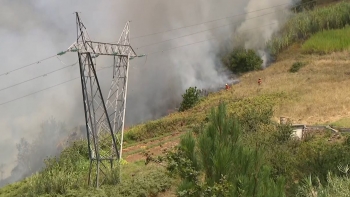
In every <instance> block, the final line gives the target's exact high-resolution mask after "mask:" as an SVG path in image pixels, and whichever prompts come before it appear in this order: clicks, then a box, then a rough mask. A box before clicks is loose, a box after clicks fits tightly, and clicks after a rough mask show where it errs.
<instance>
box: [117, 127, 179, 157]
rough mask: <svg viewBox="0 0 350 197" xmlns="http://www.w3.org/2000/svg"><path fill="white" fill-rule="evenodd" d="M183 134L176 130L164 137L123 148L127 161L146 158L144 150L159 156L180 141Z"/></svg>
mask: <svg viewBox="0 0 350 197" xmlns="http://www.w3.org/2000/svg"><path fill="white" fill-rule="evenodd" d="M182 134H183V133H182V132H176V133H172V134H170V135H168V136H165V137H163V138H158V139H154V140H150V141H147V142H140V143H137V144H134V145H131V146H129V147H127V148H125V149H124V150H123V155H124V159H125V160H126V161H127V162H135V161H140V160H143V159H145V158H146V157H145V156H144V152H148V153H149V154H151V155H153V156H159V155H161V154H162V153H163V152H164V151H166V150H169V149H171V148H172V147H174V146H176V145H177V144H178V143H179V140H180V137H181V135H182Z"/></svg>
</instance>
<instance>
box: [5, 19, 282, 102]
mask: <svg viewBox="0 0 350 197" xmlns="http://www.w3.org/2000/svg"><path fill="white" fill-rule="evenodd" d="M275 23H276V22H274V23H270V24H267V25H264V26H269V25H272V24H275ZM264 26H259V27H255V28H251V29H247V30H252V29H257V28H260V27H264ZM247 30H245V31H247ZM213 39H215V38H210V39H206V40H202V41H198V42H193V43H190V44H186V45H181V46H177V47H172V48H169V49H165V50H162V51H157V52H153V53H150V54H148V55H153V54H156V53H162V52H164V51H169V50H173V49H177V48H181V47H186V46H191V45H195V44H198V43H202V42H206V41H210V40H213ZM148 55H147V56H148ZM145 63H146V62H145ZM110 67H111V66H109V67H102V68H101V69H98V70H97V72H99V71H101V70H104V69H106V68H110ZM79 78H80V77H76V78H73V79H70V80H67V81H64V82H62V83H59V84H56V85H53V86H50V87H47V88H45V89H42V90H39V91H36V92H33V93H30V94H27V95H24V96H21V97H18V98H15V99H12V100H9V101H6V102H3V103H0V106H1V105H5V104H7V103H11V102H14V101H16V100H19V99H22V98H25V97H28V96H31V95H34V94H36V93H39V92H42V91H45V90H48V89H51V88H54V87H57V86H60V85H63V84H65V83H68V82H71V81H73V80H76V79H79Z"/></svg>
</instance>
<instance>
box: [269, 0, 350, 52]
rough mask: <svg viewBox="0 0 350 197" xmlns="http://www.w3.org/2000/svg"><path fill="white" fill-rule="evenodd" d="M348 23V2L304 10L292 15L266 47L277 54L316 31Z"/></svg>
mask: <svg viewBox="0 0 350 197" xmlns="http://www.w3.org/2000/svg"><path fill="white" fill-rule="evenodd" d="M349 23H350V2H341V3H337V4H333V5H330V6H327V7H321V8H315V9H314V10H310V11H304V12H301V13H299V14H296V15H294V16H293V17H292V18H291V19H290V20H289V21H288V22H287V23H286V25H285V26H284V27H283V28H282V30H281V31H280V32H278V33H277V34H276V35H274V36H273V37H272V39H271V40H270V41H269V43H268V47H269V49H270V51H271V54H272V55H277V54H279V53H280V52H281V51H282V50H283V49H285V48H287V47H289V46H290V45H291V44H293V43H295V42H297V41H303V40H306V39H308V38H309V37H310V36H311V35H313V34H315V33H317V32H321V31H324V30H331V29H340V28H344V27H345V26H346V25H347V24H349ZM344 35H345V34H344ZM331 45H332V44H331ZM335 45H337V44H335Z"/></svg>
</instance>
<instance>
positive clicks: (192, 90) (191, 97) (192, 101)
mask: <svg viewBox="0 0 350 197" xmlns="http://www.w3.org/2000/svg"><path fill="white" fill-rule="evenodd" d="M182 98H183V100H182V102H181V105H180V108H179V111H180V112H182V111H186V110H188V109H190V108H192V107H193V106H195V105H196V104H197V103H198V102H199V99H200V90H198V89H197V87H189V88H188V89H187V90H186V92H185V94H183V95H182Z"/></svg>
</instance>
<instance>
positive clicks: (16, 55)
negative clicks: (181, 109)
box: [0, 0, 292, 177]
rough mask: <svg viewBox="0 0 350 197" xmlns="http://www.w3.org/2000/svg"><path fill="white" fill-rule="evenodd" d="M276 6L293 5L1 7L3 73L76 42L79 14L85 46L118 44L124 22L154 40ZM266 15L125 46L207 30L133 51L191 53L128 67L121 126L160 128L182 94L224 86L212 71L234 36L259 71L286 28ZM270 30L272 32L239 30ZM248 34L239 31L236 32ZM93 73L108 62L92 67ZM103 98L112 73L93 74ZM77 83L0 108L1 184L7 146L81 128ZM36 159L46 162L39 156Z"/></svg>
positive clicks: (180, 2)
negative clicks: (49, 131) (51, 129)
mask: <svg viewBox="0 0 350 197" xmlns="http://www.w3.org/2000/svg"><path fill="white" fill-rule="evenodd" d="M282 3H290V4H292V0H250V1H247V0H236V1H231V0H216V1H207V0H198V1H186V0H177V1H170V0H162V1H159V0H158V1H157V0H147V1H136V0H129V1H124V0H115V1H98V2H97V1H93V0H76V1H69V2H67V1H46V0H32V1H20V0H2V1H1V6H0V37H1V38H2V43H1V44H2V45H1V49H2V52H1V53H0V58H1V60H2V71H3V72H6V71H9V70H13V69H15V68H17V67H19V66H21V65H24V64H27V63H31V62H35V61H37V60H38V59H40V58H44V57H48V56H51V55H53V54H56V53H58V52H60V51H62V50H65V49H66V48H67V47H68V46H70V45H71V44H72V43H73V42H74V41H75V39H76V32H75V31H76V29H75V17H74V15H73V12H75V11H79V12H81V15H80V16H81V18H82V20H83V22H84V24H85V26H86V27H87V30H88V32H89V34H90V37H91V39H93V40H96V41H105V42H113V41H116V40H118V38H119V35H120V33H121V31H122V29H123V27H124V25H125V22H126V21H128V20H131V21H132V22H131V37H137V36H141V35H145V34H149V33H154V32H162V31H165V30H169V29H174V28H178V27H183V26H189V25H193V24H199V23H203V22H205V21H211V20H214V19H218V18H225V17H227V16H232V15H236V14H241V13H243V12H251V11H254V10H258V9H262V8H267V7H271V6H275V5H279V4H282ZM273 10H274V9H271V10H264V11H259V12H254V13H249V14H246V15H241V16H237V17H233V18H228V19H226V20H217V21H214V22H212V23H203V24H201V25H198V26H192V27H188V28H183V29H178V30H175V31H170V32H167V33H163V34H157V35H153V36H147V37H143V38H138V39H132V40H131V44H132V46H133V47H134V48H135V49H136V48H137V47H139V46H144V45H147V44H150V43H155V42H159V41H162V40H166V39H171V38H175V37H179V36H184V35H188V34H193V33H195V32H198V31H202V30H206V29H209V28H215V27H218V26H222V25H226V24H231V23H235V24H234V25H228V26H225V27H220V28H215V29H213V30H211V31H205V32H202V33H198V34H193V35H191V36H186V37H183V38H181V39H176V40H172V41H169V42H164V43H161V44H159V45H154V46H150V47H144V48H140V49H139V50H136V52H137V53H138V54H151V53H153V52H157V51H162V50H166V49H169V48H173V47H177V46H181V45H187V44H190V43H196V42H200V41H203V40H208V39H212V38H214V39H212V40H210V41H205V42H201V43H197V44H193V45H189V46H186V47H181V48H177V49H174V50H168V51H164V52H161V53H155V54H152V55H149V56H148V57H147V62H146V64H144V63H145V61H146V59H145V58H139V59H134V60H132V62H131V67H132V69H131V70H130V73H129V77H130V78H129V90H128V100H127V113H126V122H127V125H129V126H130V125H132V124H135V123H139V122H143V121H147V120H150V119H154V118H159V117H160V116H163V115H165V114H166V112H167V110H168V109H169V108H173V107H175V106H176V104H177V103H178V102H179V101H180V99H181V94H182V93H183V92H184V90H185V89H187V88H188V87H189V86H197V87H199V88H210V87H217V86H223V85H224V84H225V83H227V82H230V81H231V80H232V79H231V77H230V76H229V75H226V74H223V73H221V72H219V71H218V68H221V67H222V65H221V60H220V56H221V55H223V54H224V53H225V52H228V51H230V50H232V49H233V48H232V47H233V46H236V45H237V44H239V43H238V42H237V40H234V39H232V36H233V37H235V36H237V35H240V37H241V38H242V39H239V41H241V42H242V44H243V46H245V47H246V48H254V49H257V50H259V51H260V53H261V56H262V57H263V58H264V60H266V61H264V62H267V61H268V59H269V56H268V53H266V50H265V47H264V46H265V45H264V43H265V42H266V41H267V40H268V39H269V38H270V37H271V35H272V33H273V32H276V31H277V30H278V29H279V28H280V27H281V26H282V25H283V23H284V22H285V19H286V16H288V12H286V11H285V10H284V12H283V13H282V12H276V13H275V14H271V15H266V16H261V17H259V18H256V19H252V20H249V18H251V17H254V16H259V15H262V14H264V13H266V12H271V11H273ZM272 22H276V25H272V26H269V27H261V28H257V29H254V30H248V29H251V28H254V27H259V26H262V25H266V23H272ZM245 30H247V31H245ZM60 58H61V59H62V61H64V62H66V63H73V62H75V61H76V60H77V57H76V54H66V55H65V56H62V57H60ZM97 61H98V64H100V65H101V66H102V67H104V66H110V62H109V61H108V60H104V59H102V58H101V59H98V60H97ZM61 67H63V65H61V63H60V62H59V61H58V60H56V59H52V60H48V61H46V62H43V63H42V64H37V65H34V66H31V67H28V68H26V69H23V70H19V71H17V72H13V73H10V74H9V75H5V76H0V84H1V85H0V89H1V88H4V87H7V86H10V85H13V84H16V83H18V82H21V81H24V80H27V79H30V78H32V77H35V76H38V75H43V74H45V73H47V72H50V71H52V70H54V69H57V68H61ZM78 74H79V71H78V67H77V66H74V67H72V68H69V69H67V70H62V71H60V72H57V73H54V74H51V75H48V76H46V77H42V78H39V79H37V80H34V81H31V82H29V83H25V84H22V85H20V86H16V87H14V88H10V89H7V90H5V91H1V92H0V103H2V102H6V101H9V100H12V99H14V98H18V97H21V96H23V95H26V94H29V93H32V92H35V91H38V90H41V89H44V88H47V87H49V86H52V85H56V84H58V83H60V82H63V81H66V80H69V79H72V78H74V77H77V76H78ZM99 76H100V82H101V87H102V88H103V89H104V93H106V91H107V90H108V88H109V85H110V81H111V69H109V70H108V69H106V70H104V71H101V72H100V73H99ZM80 88H81V86H80V81H79V80H75V81H72V82H69V83H67V84H65V85H62V86H58V87H56V88H53V89H50V90H47V91H43V92H41V93H38V94H34V95H32V96H29V97H25V98H23V99H20V100H17V101H15V102H12V103H8V104H6V105H1V106H0V108H1V110H0V126H1V130H0V135H1V136H2V137H1V138H0V158H1V162H0V163H5V165H6V168H5V174H4V176H5V177H8V176H10V172H11V170H12V168H13V167H14V166H15V165H16V154H17V152H16V143H18V142H19V140H20V139H21V138H26V139H27V140H28V141H32V140H34V139H36V136H37V135H38V133H39V130H40V129H39V127H40V124H41V123H42V122H44V121H45V120H47V119H48V117H51V116H53V117H55V119H56V120H58V121H60V122H65V123H66V125H67V128H72V127H74V126H77V125H84V114H83V113H84V112H83V104H82V98H81V89H80ZM38 154H40V153H38ZM42 154H47V153H46V152H44V151H43V152H42Z"/></svg>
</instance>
